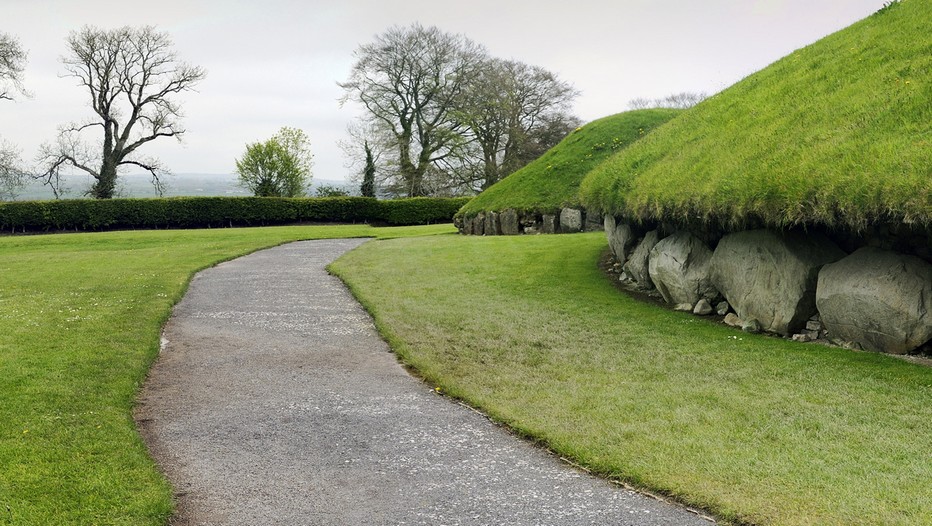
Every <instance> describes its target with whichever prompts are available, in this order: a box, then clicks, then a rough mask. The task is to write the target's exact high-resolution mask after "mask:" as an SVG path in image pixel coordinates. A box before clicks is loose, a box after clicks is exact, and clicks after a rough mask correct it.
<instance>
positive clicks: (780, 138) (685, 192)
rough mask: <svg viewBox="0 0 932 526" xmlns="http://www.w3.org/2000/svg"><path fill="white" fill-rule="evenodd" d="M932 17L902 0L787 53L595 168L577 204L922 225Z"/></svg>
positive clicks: (738, 218)
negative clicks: (787, 54)
mask: <svg viewBox="0 0 932 526" xmlns="http://www.w3.org/2000/svg"><path fill="white" fill-rule="evenodd" d="M801 16H802V14H801ZM930 20H932V1H930V0H903V1H902V2H900V3H895V4H892V5H889V6H888V7H886V8H884V9H882V10H880V11H879V12H877V13H876V14H874V15H872V16H870V17H868V18H866V19H864V20H862V21H860V22H858V23H856V24H854V25H852V26H850V27H848V28H846V29H844V30H842V31H839V32H837V33H835V34H832V35H830V36H828V37H826V38H824V39H822V40H820V41H818V42H816V43H815V44H812V45H810V46H808V47H805V48H803V49H800V50H798V51H796V52H794V53H792V54H791V55H789V56H787V57H785V58H783V59H781V60H779V61H778V62H776V63H774V64H772V65H771V66H769V67H767V68H765V69H764V70H762V71H760V72H758V73H756V74H754V75H751V76H749V77H747V78H746V79H744V80H742V81H741V82H739V83H737V84H735V85H734V86H732V87H731V88H728V89H727V90H725V91H723V92H721V93H720V94H718V95H716V96H714V97H712V98H710V99H708V100H706V101H704V102H703V103H701V104H699V105H698V106H696V107H694V108H692V109H690V110H688V111H686V112H684V113H683V114H682V115H681V116H680V117H679V118H677V119H676V120H675V121H674V122H671V123H670V124H669V125H668V126H664V127H663V128H662V129H660V130H657V131H656V132H655V133H652V134H650V136H648V137H645V138H644V139H643V140H641V141H638V142H637V143H636V144H634V145H632V146H631V147H629V148H626V149H625V150H624V151H622V152H620V153H618V154H616V155H615V156H613V157H612V158H610V159H609V160H607V161H606V162H604V163H602V164H601V165H599V166H598V167H597V168H596V169H595V170H593V172H592V173H591V174H590V175H589V176H588V177H587V178H586V179H585V181H584V182H583V184H582V186H581V188H580V197H581V199H582V201H583V204H584V205H585V206H586V207H588V208H590V209H597V210H602V211H605V212H609V213H613V214H615V215H616V216H619V217H629V218H632V219H638V220H674V221H686V220H688V221H695V220H705V221H707V222H710V223H713V224H719V225H724V226H733V227H737V226H742V225H746V224H754V223H763V224H765V225H769V226H777V227H782V226H787V225H794V224H824V225H828V226H830V227H846V228H855V229H859V228H861V227H863V226H864V225H865V224H867V223H869V222H871V221H878V220H885V221H905V222H913V223H919V224H923V225H929V224H930V223H932V37H930V32H929V29H930V26H929V21H930Z"/></svg>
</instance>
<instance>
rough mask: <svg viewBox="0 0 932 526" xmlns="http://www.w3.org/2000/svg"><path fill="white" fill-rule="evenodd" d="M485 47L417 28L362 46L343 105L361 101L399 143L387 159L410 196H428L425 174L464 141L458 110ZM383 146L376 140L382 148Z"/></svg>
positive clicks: (397, 31) (375, 122)
mask: <svg viewBox="0 0 932 526" xmlns="http://www.w3.org/2000/svg"><path fill="white" fill-rule="evenodd" d="M485 56H486V53H485V50H484V49H483V48H482V47H481V46H479V45H477V44H475V43H474V42H472V41H471V40H469V39H467V38H465V37H463V36H461V35H451V34H448V33H444V32H442V31H440V30H439V29H437V28H436V27H427V28H425V27H423V26H421V25H419V24H414V25H412V26H409V27H405V28H400V27H394V28H391V29H389V30H388V31H386V32H385V33H383V34H381V35H379V36H377V37H376V39H375V42H373V43H370V44H365V45H362V46H360V47H359V48H358V49H357V50H356V52H355V57H356V63H355V64H354V65H353V69H352V71H351V73H350V77H349V80H347V81H346V82H345V83H342V84H340V86H341V87H342V88H343V89H344V90H345V95H344V96H343V98H342V100H341V103H346V102H347V101H350V100H352V101H356V102H359V103H360V104H362V106H363V107H364V108H365V110H366V115H365V117H364V118H365V119H367V120H369V121H370V125H371V126H372V127H373V128H376V129H378V130H381V132H382V133H383V134H384V137H383V138H386V139H388V140H390V141H391V143H392V144H393V148H392V150H393V152H394V159H391V160H388V159H386V160H387V162H388V163H389V164H394V165H395V168H396V169H395V170H385V171H383V173H384V174H386V175H390V174H396V175H397V178H398V181H397V182H398V183H400V185H401V186H402V187H403V192H404V194H405V195H408V196H419V195H426V194H427V192H428V190H427V188H426V187H425V174H427V172H428V170H429V168H430V167H431V166H435V165H436V164H437V163H439V162H442V161H443V160H444V159H446V158H447V157H449V156H451V155H453V154H454V153H455V152H456V150H457V149H458V148H459V147H460V146H461V145H462V143H463V142H464V135H463V133H462V131H463V129H464V124H463V123H462V122H461V121H460V120H459V118H458V113H456V112H455V111H454V110H455V107H456V103H457V101H458V99H459V96H460V93H461V92H462V90H463V88H464V87H465V85H466V84H467V83H468V82H469V81H470V80H471V79H472V78H473V77H474V76H475V75H476V72H477V70H478V68H479V67H480V65H481V64H482V63H483V61H484V59H485ZM375 142H376V141H370V143H373V144H374V143H375Z"/></svg>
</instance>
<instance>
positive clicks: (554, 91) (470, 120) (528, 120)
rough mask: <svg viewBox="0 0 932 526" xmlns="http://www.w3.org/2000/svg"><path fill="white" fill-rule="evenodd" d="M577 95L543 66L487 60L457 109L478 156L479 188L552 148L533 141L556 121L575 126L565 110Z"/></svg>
mask: <svg viewBox="0 0 932 526" xmlns="http://www.w3.org/2000/svg"><path fill="white" fill-rule="evenodd" d="M578 94H579V92H577V91H576V90H575V89H573V87H572V86H571V85H570V84H569V83H567V82H564V81H562V80H560V79H559V78H557V76H556V75H554V74H553V73H551V72H549V71H547V70H546V69H544V68H541V67H538V66H530V65H528V64H525V63H523V62H517V61H514V60H501V59H494V58H492V59H488V60H486V62H485V65H484V66H483V68H482V71H481V73H480V74H479V75H477V76H476V78H475V79H474V80H473V81H472V82H470V83H469V84H468V86H467V88H466V89H465V90H464V91H463V95H462V98H461V100H460V103H459V105H458V111H459V113H460V118H461V119H462V121H463V122H464V123H465V124H466V126H467V127H468V129H469V135H470V137H471V138H472V139H474V142H475V145H476V147H477V149H478V154H479V156H481V163H480V166H481V175H480V181H479V182H480V185H479V187H480V189H485V188H488V187H489V186H491V185H493V184H495V183H496V182H498V181H499V180H500V179H501V178H502V177H504V176H506V175H508V174H510V173H511V172H513V171H515V170H517V169H518V168H521V167H522V166H524V165H525V164H527V163H528V162H530V161H532V160H533V159H535V158H537V157H538V156H539V155H540V154H541V153H543V151H546V150H547V149H549V148H550V147H551V146H553V144H547V145H545V148H544V149H543V151H540V146H541V145H540V144H538V143H537V140H539V139H545V138H546V137H547V135H546V134H542V133H541V132H542V131H543V130H544V129H549V131H550V132H552V131H553V130H554V126H555V125H556V124H558V123H560V122H564V123H575V122H576V119H575V118H574V117H572V116H570V115H569V113H568V106H569V104H570V103H571V102H572V101H573V99H574V98H575V97H576V96H577V95H578ZM571 130H572V128H569V130H567V133H568V132H569V131H571ZM559 139H562V136H561V137H560V138H559ZM559 139H557V140H559Z"/></svg>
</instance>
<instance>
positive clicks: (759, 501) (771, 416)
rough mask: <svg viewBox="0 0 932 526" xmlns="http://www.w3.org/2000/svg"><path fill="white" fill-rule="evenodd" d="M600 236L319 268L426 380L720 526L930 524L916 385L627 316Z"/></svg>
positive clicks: (358, 256) (629, 305) (470, 244)
mask: <svg viewBox="0 0 932 526" xmlns="http://www.w3.org/2000/svg"><path fill="white" fill-rule="evenodd" d="M603 250H605V240H604V236H603V235H601V234H579V235H563V236H522V237H437V238H431V239H430V240H418V239H401V240H394V241H388V242H382V243H369V244H367V245H365V246H363V247H361V248H360V249H358V250H355V251H353V252H351V253H349V254H347V255H345V256H344V257H342V258H341V259H340V260H338V261H337V262H336V263H334V264H333V265H332V268H333V270H334V271H335V272H336V273H337V274H339V275H340V276H342V277H343V278H344V279H346V280H347V281H348V282H349V283H350V284H351V287H352V289H353V290H354V292H355V294H356V295H357V296H358V297H359V298H360V299H361V300H362V302H363V303H364V304H365V305H366V306H367V308H368V309H369V310H370V311H371V312H373V313H374V315H375V317H376V319H377V323H378V325H379V328H380V330H381V331H382V333H383V334H384V335H385V336H386V337H387V338H388V339H389V341H390V342H391V344H392V346H393V347H394V349H396V351H397V352H398V353H399V354H400V356H401V357H402V359H403V360H404V361H405V362H406V363H408V364H410V365H412V366H413V367H415V368H416V369H417V370H418V371H419V372H420V374H422V375H423V376H424V377H425V378H426V379H427V380H428V381H430V382H432V383H435V384H436V385H438V386H441V387H442V388H443V390H444V391H446V392H447V393H449V394H451V395H452V396H455V397H459V398H462V399H464V400H466V401H467V402H469V403H470V404H473V405H475V406H477V407H480V408H482V409H483V410H484V411H486V412H488V413H489V414H490V415H492V416H493V418H495V419H497V420H500V421H502V422H505V423H507V424H508V425H509V426H511V427H512V428H514V429H516V430H517V431H519V432H520V433H522V434H526V435H527V436H530V437H533V438H535V439H537V440H540V441H541V442H542V443H545V444H546V445H547V446H549V447H551V448H553V449H554V450H556V451H557V452H559V453H560V454H561V455H566V456H568V457H569V458H572V459H575V460H576V461H578V462H580V463H581V464H583V465H585V466H587V467H589V468H591V469H593V470H594V471H596V472H599V473H602V474H605V475H607V476H610V477H613V478H618V479H621V480H624V481H627V482H629V483H632V484H635V485H638V486H642V487H645V488H650V489H652V490H658V491H661V492H664V493H666V494H668V495H672V496H674V497H676V498H678V499H680V500H682V501H684V502H687V503H690V504H693V505H697V506H700V507H702V508H705V509H707V510H710V511H712V512H713V513H715V514H717V515H718V516H720V517H722V518H724V519H726V520H727V521H733V522H746V523H753V524H768V525H804V524H812V525H816V524H818V525H852V524H911V525H915V524H932V514H930V510H932V486H930V481H932V455H930V451H932V405H930V403H929V402H930V400H932V369H930V368H927V367H922V366H918V365H914V364H910V363H906V362H903V361H900V360H897V359H895V358H892V357H889V356H884V355H879V354H868V353H858V352H853V351H847V350H842V349H835V348H828V347H823V346H819V345H812V344H810V345H804V344H796V343H792V342H787V341H784V340H780V339H776V338H771V337H764V336H753V335H747V334H744V333H741V332H737V331H735V330H732V329H728V328H726V327H724V326H721V325H718V324H714V323H711V322H707V321H704V320H702V319H699V318H697V317H694V316H692V315H688V314H682V313H675V312H671V311H667V310H664V309H660V308H658V307H655V306H651V305H647V304H644V303H640V302H638V301H635V300H632V299H630V298H628V297H627V296H625V295H624V294H622V293H620V292H619V291H617V290H616V289H615V288H614V287H613V286H612V285H611V284H610V283H609V282H608V281H607V279H606V278H605V277H604V276H603V275H602V274H601V272H600V271H599V270H598V269H597V267H596V263H597V260H598V258H599V256H600V254H601V253H602V251H603Z"/></svg>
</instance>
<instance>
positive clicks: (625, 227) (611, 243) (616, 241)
mask: <svg viewBox="0 0 932 526" xmlns="http://www.w3.org/2000/svg"><path fill="white" fill-rule="evenodd" d="M602 224H603V225H604V228H605V237H606V238H607V239H608V247H609V248H610V249H611V250H612V254H614V255H615V259H616V260H617V261H618V262H619V263H622V264H624V263H625V262H626V261H627V260H628V257H629V256H631V253H632V252H633V251H634V246H635V242H636V241H637V232H635V230H634V229H633V228H631V225H629V224H628V223H626V222H624V221H619V220H617V219H615V218H614V217H612V216H610V215H606V216H605V220H604V221H603V222H602Z"/></svg>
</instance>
